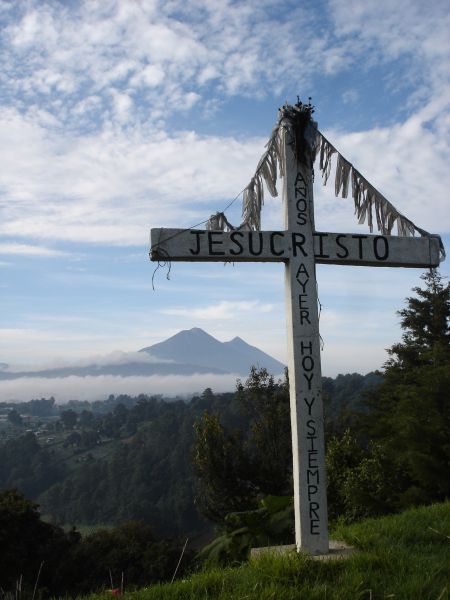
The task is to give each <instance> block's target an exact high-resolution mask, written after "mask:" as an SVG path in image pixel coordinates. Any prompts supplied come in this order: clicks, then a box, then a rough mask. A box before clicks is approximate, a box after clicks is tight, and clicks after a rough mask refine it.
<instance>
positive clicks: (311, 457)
mask: <svg viewBox="0 0 450 600" xmlns="http://www.w3.org/2000/svg"><path fill="white" fill-rule="evenodd" d="M314 463H315V464H314ZM308 467H309V468H310V469H312V468H313V467H317V450H309V451H308Z"/></svg>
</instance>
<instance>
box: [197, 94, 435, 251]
mask: <svg viewBox="0 0 450 600" xmlns="http://www.w3.org/2000/svg"><path fill="white" fill-rule="evenodd" d="M313 112H314V110H313V107H312V106H311V104H308V105H306V104H302V103H301V102H298V103H297V104H295V105H289V104H286V105H284V106H283V107H282V108H281V109H280V111H279V117H278V121H277V124H276V125H275V127H274V128H273V130H272V134H271V136H270V139H269V141H268V142H267V144H266V148H267V149H266V151H265V152H264V154H263V155H262V156H261V158H260V160H259V163H258V166H257V167H256V171H255V174H254V175H253V177H252V178H251V180H250V183H249V184H248V185H247V187H246V188H245V189H244V191H243V195H242V219H243V221H242V223H241V225H240V226H239V227H234V226H233V225H231V223H229V221H228V220H227V219H226V217H225V215H224V214H223V213H216V214H215V215H211V217H210V219H209V221H208V225H207V229H216V230H221V231H225V230H228V231H231V230H234V229H239V230H253V231H258V230H260V229H261V209H262V206H263V204H264V184H265V185H266V187H267V189H268V191H269V193H270V195H271V196H273V197H276V196H278V191H277V180H278V177H283V176H284V172H285V164H284V160H285V157H284V152H283V142H284V136H285V134H286V129H287V127H290V128H291V130H292V131H291V133H292V134H293V135H292V136H291V137H292V138H293V139H294V140H295V144H296V149H295V150H296V154H297V157H298V158H299V157H300V154H301V153H302V152H305V150H304V149H305V148H306V149H307V152H306V154H307V155H308V156H309V157H310V159H311V163H312V162H313V161H314V159H315V156H316V153H317V154H318V155H319V170H320V172H321V174H322V181H323V185H327V183H328V180H329V178H330V175H331V166H332V158H333V155H334V154H336V155H337V158H336V168H335V174H334V191H335V195H336V196H341V197H342V198H347V196H348V192H349V189H351V194H352V197H353V202H354V206H355V215H356V218H357V219H358V222H359V223H360V224H363V223H366V222H367V225H368V227H369V230H370V232H371V233H372V232H373V229H374V219H375V222H376V227H377V230H378V231H380V232H381V233H382V235H391V233H392V229H393V227H394V225H396V226H397V232H398V235H399V236H402V237H410V236H415V235H416V234H419V235H421V236H424V237H436V238H438V239H439V245H440V255H441V261H442V260H444V258H445V250H444V245H443V243H442V240H441V238H440V237H439V236H435V235H432V234H430V233H428V232H427V231H425V230H424V229H421V228H420V227H418V226H417V225H415V224H414V223H413V222H412V221H410V219H408V218H407V217H405V216H404V215H402V214H401V213H400V212H399V211H398V210H397V209H396V208H395V206H394V205H393V204H391V203H390V202H389V201H388V200H387V199H386V198H385V197H384V196H383V195H382V194H381V193H380V192H379V191H378V190H377V189H376V188H374V187H373V185H371V184H370V183H369V182H368V181H367V179H365V177H363V175H361V173H360V172H359V171H358V170H357V169H355V167H354V166H353V165H352V164H351V163H350V162H349V161H348V160H346V159H345V158H344V157H343V156H342V154H341V153H340V152H338V150H336V148H335V147H334V146H333V144H331V142H329V140H327V139H326V137H325V136H324V135H323V134H322V133H321V132H320V131H319V130H318V129H317V124H316V123H315V121H313V120H312V119H311V114H312V113H313ZM311 167H312V164H311ZM350 184H351V187H350Z"/></svg>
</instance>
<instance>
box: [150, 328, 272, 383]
mask: <svg viewBox="0 0 450 600" xmlns="http://www.w3.org/2000/svg"><path fill="white" fill-rule="evenodd" d="M140 352H148V353H149V354H151V355H152V356H154V357H157V358H161V359H164V360H170V361H172V363H178V364H180V363H189V364H191V365H193V364H196V365H199V366H201V367H203V368H208V367H210V368H215V369H221V370H223V371H225V372H228V373H236V374H239V375H247V374H248V373H249V372H250V368H251V367H252V366H257V367H266V368H267V370H268V371H269V372H271V373H273V374H275V375H278V374H280V373H282V372H283V370H284V365H283V364H282V363H280V362H279V361H277V360H275V359H274V358H272V357H271V356H269V355H268V354H266V353H265V352H262V351H261V350H259V349H258V348H256V347H255V346H250V344H247V342H245V341H244V340H243V339H242V338H240V337H238V336H236V337H234V338H233V339H232V340H231V341H229V342H220V341H219V340H217V339H216V338H215V337H213V336H212V335H210V334H209V333H207V332H206V331H204V330H203V329H200V327H192V329H184V330H183V331H179V332H178V333H176V334H175V335H173V336H172V337H170V338H168V339H166V340H164V341H163V342H160V343H158V344H154V345H153V346H149V347H147V348H142V350H140Z"/></svg>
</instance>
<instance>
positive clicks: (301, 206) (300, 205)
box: [295, 198, 308, 213]
mask: <svg viewBox="0 0 450 600" xmlns="http://www.w3.org/2000/svg"><path fill="white" fill-rule="evenodd" d="M295 208H296V209H297V210H298V212H301V213H304V212H306V209H307V208H308V205H307V204H306V200H305V199H304V198H299V199H298V200H297V202H296V203H295Z"/></svg>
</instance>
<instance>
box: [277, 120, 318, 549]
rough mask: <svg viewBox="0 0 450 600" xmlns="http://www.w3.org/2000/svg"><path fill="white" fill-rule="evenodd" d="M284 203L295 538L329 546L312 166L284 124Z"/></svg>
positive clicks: (306, 545)
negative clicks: (289, 245) (289, 243)
mask: <svg viewBox="0 0 450 600" xmlns="http://www.w3.org/2000/svg"><path fill="white" fill-rule="evenodd" d="M284 131H285V133H284V151H285V177H284V186H283V203H284V214H285V226H286V229H287V230H288V231H290V232H292V233H296V234H297V235H293V240H294V241H293V245H294V246H295V245H296V242H295V240H296V239H298V240H299V244H298V246H297V247H296V248H295V247H294V248H293V253H292V255H291V257H290V260H289V261H288V262H286V264H285V283H286V285H285V290H286V328H287V340H288V369H289V390H290V406H291V429H292V453H293V479H294V508H295V541H296V545H297V548H298V550H305V551H307V552H309V553H311V554H325V553H327V552H328V549H329V548H328V518H327V495H326V476H325V448H324V419H323V406H322V379H321V368H320V335H319V315H318V302H317V284H316V269H315V260H314V237H313V234H314V206H313V181H312V168H311V166H310V165H309V164H308V157H307V158H306V160H305V162H303V161H301V160H300V159H299V158H298V157H297V156H296V152H295V140H294V134H293V129H292V125H291V124H290V123H289V121H287V122H286V123H285V129H284Z"/></svg>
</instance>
